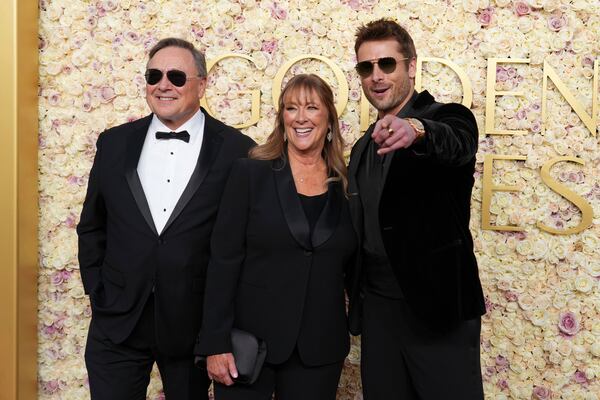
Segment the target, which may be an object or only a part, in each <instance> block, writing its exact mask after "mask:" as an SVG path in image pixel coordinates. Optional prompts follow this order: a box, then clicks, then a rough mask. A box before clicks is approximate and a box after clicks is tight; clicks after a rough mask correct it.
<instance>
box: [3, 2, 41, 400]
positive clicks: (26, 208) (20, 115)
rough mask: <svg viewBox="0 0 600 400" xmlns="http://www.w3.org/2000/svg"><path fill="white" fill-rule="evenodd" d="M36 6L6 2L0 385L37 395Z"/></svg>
mask: <svg viewBox="0 0 600 400" xmlns="http://www.w3.org/2000/svg"><path fill="white" fill-rule="evenodd" d="M37 6H38V4H37V2H35V1H20V2H19V1H17V0H5V1H3V8H2V13H1V15H0V49H1V51H2V54H3V55H4V57H3V58H4V59H3V62H2V63H0V76H2V78H3V80H4V85H5V89H7V90H5V93H4V94H3V96H2V97H1V99H0V115H1V118H2V121H3V127H4V132H2V134H0V185H1V187H2V194H1V195H0V220H1V221H2V223H0V263H1V266H2V267H1V268H0V321H2V323H1V324H0V357H1V358H2V361H1V362H0V387H2V391H1V393H2V399H18V400H21V399H23V400H25V399H35V398H36V397H37V383H36V382H37V220H38V205H37V193H38V188H37V140H38V109H37V95H38V69H37V68H38V51H37V50H38V43H37V40H38V30H37V27H38V26H37V18H38V8H37Z"/></svg>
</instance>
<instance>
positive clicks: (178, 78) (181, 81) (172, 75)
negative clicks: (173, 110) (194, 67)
mask: <svg viewBox="0 0 600 400" xmlns="http://www.w3.org/2000/svg"><path fill="white" fill-rule="evenodd" d="M167 78H168V79H169V80H170V81H171V83H172V84H173V85H175V86H177V87H182V86H183V85H185V82H186V81H187V76H186V75H185V72H183V71H178V70H176V69H172V70H170V71H168V72H167Z"/></svg>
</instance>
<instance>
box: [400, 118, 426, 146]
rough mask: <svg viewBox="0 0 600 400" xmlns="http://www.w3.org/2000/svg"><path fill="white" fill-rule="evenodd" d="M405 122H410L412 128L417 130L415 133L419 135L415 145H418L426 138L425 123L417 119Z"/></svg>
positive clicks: (416, 137) (408, 119)
mask: <svg viewBox="0 0 600 400" xmlns="http://www.w3.org/2000/svg"><path fill="white" fill-rule="evenodd" d="M404 120H405V121H406V122H408V124H409V125H410V127H411V128H413V129H414V130H415V133H416V134H417V136H415V140H414V141H413V143H416V142H417V141H419V140H421V139H422V138H423V137H424V136H425V127H424V126H423V123H422V122H421V121H419V120H418V119H416V118H404Z"/></svg>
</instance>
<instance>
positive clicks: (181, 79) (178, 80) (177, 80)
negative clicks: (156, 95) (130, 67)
mask: <svg viewBox="0 0 600 400" xmlns="http://www.w3.org/2000/svg"><path fill="white" fill-rule="evenodd" d="M144 77H145V78H146V83H147V84H148V85H156V84H157V83H158V82H160V80H161V79H162V77H163V72H162V71H161V70H160V69H155V68H149V69H147V70H146V73H145V74H144ZM199 77H200V76H190V77H188V76H187V75H186V74H185V72H183V71H180V70H178V69H172V70H169V71H167V79H168V80H169V82H171V83H172V84H173V85H175V86H177V87H182V86H183V85H185V83H186V82H187V80H188V79H194V78H199Z"/></svg>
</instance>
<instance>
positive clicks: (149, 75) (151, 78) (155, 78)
mask: <svg viewBox="0 0 600 400" xmlns="http://www.w3.org/2000/svg"><path fill="white" fill-rule="evenodd" d="M144 76H145V77H146V83H147V84H148V85H156V84H157V83H158V82H160V80H161V79H162V76H163V73H162V71H161V70H160V69H149V70H147V71H146V74H145V75H144Z"/></svg>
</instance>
